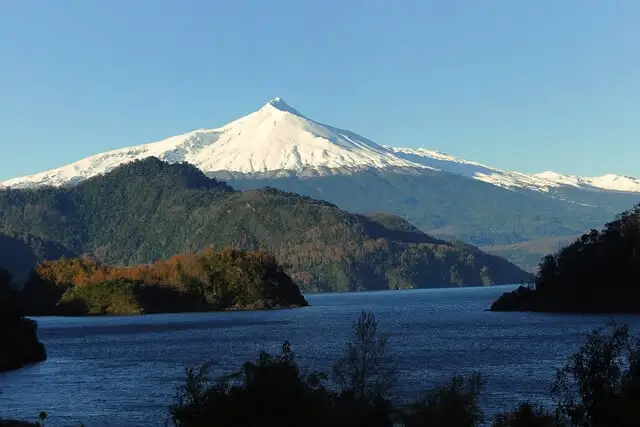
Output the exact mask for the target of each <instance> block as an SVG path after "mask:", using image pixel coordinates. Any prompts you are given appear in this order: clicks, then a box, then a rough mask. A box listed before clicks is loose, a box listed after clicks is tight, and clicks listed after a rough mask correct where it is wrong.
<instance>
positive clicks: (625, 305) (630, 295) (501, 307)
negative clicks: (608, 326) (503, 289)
mask: <svg viewBox="0 0 640 427" xmlns="http://www.w3.org/2000/svg"><path fill="white" fill-rule="evenodd" d="M638 286H640V204H638V205H636V206H635V207H634V208H633V209H631V210H629V211H627V212H624V213H622V214H620V215H619V216H618V218H617V219H616V220H615V221H612V222H610V223H608V224H606V225H605V227H604V229H603V230H602V231H597V230H591V231H590V232H589V233H585V234H584V235H582V236H581V237H580V238H579V239H577V240H576V241H575V242H573V243H572V244H570V245H569V246H567V247H565V248H563V249H561V250H560V251H558V252H557V253H556V254H553V255H547V256H546V257H544V258H543V259H542V261H541V263H540V269H539V271H538V274H537V276H536V279H535V285H534V286H532V287H525V286H521V287H519V288H518V289H516V290H515V291H513V292H509V293H505V294H503V295H502V296H501V297H500V298H498V299H497V300H496V301H495V302H494V303H493V305H492V306H491V308H490V310H491V311H539V312H558V313H560V312H565V313H640V300H638V297H637V296H638V293H637V290H638Z"/></svg>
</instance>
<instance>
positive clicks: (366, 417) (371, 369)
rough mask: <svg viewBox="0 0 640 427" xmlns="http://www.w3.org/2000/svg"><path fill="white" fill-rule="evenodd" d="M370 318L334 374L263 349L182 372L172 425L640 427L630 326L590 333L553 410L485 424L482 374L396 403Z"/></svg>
mask: <svg viewBox="0 0 640 427" xmlns="http://www.w3.org/2000/svg"><path fill="white" fill-rule="evenodd" d="M377 327H378V324H377V321H376V320H375V318H374V317H373V315H371V314H370V313H363V314H362V316H361V317H360V319H359V320H358V322H357V323H356V324H355V326H354V331H353V339H352V341H351V342H350V343H349V344H348V345H347V347H346V349H345V352H344V354H343V356H342V357H341V358H340V359H339V360H338V361H337V362H336V363H335V365H334V368H333V371H332V374H331V375H327V374H324V373H317V372H312V373H308V374H303V373H302V372H301V371H300V368H299V367H298V365H297V363H296V361H295V357H294V353H293V351H292V350H291V346H290V345H289V344H288V343H285V344H284V345H283V348H282V353H281V354H280V355H277V356H274V355H270V354H267V353H264V352H263V353H262V354H261V355H260V357H259V359H258V360H257V361H256V362H247V363H245V364H244V365H243V367H242V369H241V370H240V371H238V372H237V373H235V374H233V375H230V376H227V377H224V378H222V379H220V380H218V381H217V382H215V383H210V382H209V378H208V367H209V365H204V366H203V367H201V368H200V369H198V370H196V369H194V368H189V369H187V378H186V381H185V383H184V384H183V385H182V386H181V387H180V389H179V393H178V396H177V400H176V403H175V404H174V405H172V406H171V418H172V421H173V423H174V425H176V426H180V427H196V426H197V427H200V426H251V427H253V426H256V427H257V426H279V427H289V426H291V427H293V426H311V427H325V426H326V427H329V426H345V427H346V426H356V427H359V426H362V427H364V426H373V427H375V426H380V427H382V426H392V425H394V423H395V425H404V426H406V427H427V426H428V427H476V426H482V425H492V426H493V427H568V426H576V427H577V426H580V427H631V426H636V427H637V426H640V351H639V350H638V348H639V347H638V340H637V339H632V338H631V337H630V335H629V331H628V328H627V327H626V326H618V325H612V328H611V332H610V333H605V332H604V330H601V329H600V330H595V331H593V332H592V333H590V334H589V335H588V336H587V339H586V343H585V344H584V345H583V346H582V348H581V349H580V351H579V352H577V353H576V354H574V355H573V356H571V357H570V358H569V361H568V363H567V364H566V366H565V367H564V368H563V369H561V370H559V371H558V373H557V376H556V378H555V380H554V382H553V385H552V388H551V392H552V394H553V397H554V400H555V403H556V404H555V406H554V408H555V409H554V410H553V412H551V411H548V410H546V409H544V408H542V407H539V406H536V405H533V404H530V403H527V402H522V403H520V404H515V402H508V403H509V404H510V406H511V405H513V406H515V408H514V409H511V410H507V411H506V412H504V413H501V414H498V415H497V416H496V417H494V419H493V420H487V419H486V417H485V414H484V413H483V411H482V409H481V408H480V404H479V398H480V395H481V393H482V390H483V388H484V384H485V381H484V379H483V377H482V376H481V375H480V374H477V373H474V374H471V375H469V376H468V377H462V376H456V377H454V378H453V379H452V380H451V381H450V382H449V383H448V384H445V385H442V386H440V387H437V388H435V389H433V390H429V391H427V392H426V393H425V394H424V397H423V398H422V399H420V400H418V401H417V402H415V403H414V404H412V405H409V406H408V407H403V408H398V407H394V405H393V404H392V402H391V400H390V399H389V397H388V392H389V391H390V390H391V388H392V387H393V385H394V384H395V366H396V364H395V361H394V359H393V357H391V356H390V355H389V353H388V351H387V350H388V349H387V340H386V337H385V336H384V335H383V334H380V333H379V332H378V330H377Z"/></svg>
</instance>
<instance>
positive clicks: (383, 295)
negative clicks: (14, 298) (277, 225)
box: [0, 287, 640, 427]
mask: <svg viewBox="0 0 640 427" xmlns="http://www.w3.org/2000/svg"><path fill="white" fill-rule="evenodd" d="M512 288H513V287H491V288H463V289H436V290H414V291H386V292H370V293H350V294H313V295H307V298H308V300H309V302H310V304H311V307H306V308H301V309H293V310H276V311H255V312H228V313H204V314H168V315H150V316H142V317H110V318H105V317H100V318H97V317H93V318H59V317H43V318H38V319H37V320H38V323H39V325H40V332H39V335H40V338H41V339H42V341H43V342H44V343H45V345H46V348H47V352H48V355H49V359H48V360H47V361H46V362H44V363H42V364H38V365H35V366H30V367H28V368H25V369H22V370H19V371H15V372H11V373H7V374H0V393H1V394H0V417H12V418H21V419H32V420H33V419H35V417H37V414H38V413H39V412H40V411H43V410H44V411H46V412H48V413H49V416H50V418H49V420H48V421H47V426H69V425H79V423H81V422H82V423H85V424H86V425H87V426H92V427H93V426H155V425H164V423H165V421H166V420H167V419H168V410H167V409H168V405H169V404H171V402H172V401H173V397H174V395H175V390H176V386H177V385H178V384H179V382H180V381H181V379H182V378H183V377H184V368H185V367H186V366H187V365H194V364H200V363H203V362H206V361H213V362H214V363H215V365H214V374H220V375H222V374H225V373H229V372H231V371H233V370H235V369H236V368H238V367H239V366H240V365H241V364H242V363H243V362H244V361H246V360H249V359H253V358H255V357H256V356H257V355H258V352H259V351H260V350H261V349H266V350H268V351H272V352H278V351H279V350H280V347H281V345H282V343H283V342H284V341H285V340H289V341H290V342H291V343H292V346H293V349H294V352H295V353H296V356H297V359H298V360H299V362H300V364H301V365H302V366H303V367H304V368H305V369H308V370H328V368H329V367H330V365H331V364H332V362H333V361H334V360H335V359H336V358H337V357H338V355H339V354H340V352H341V350H342V348H343V346H344V344H345V342H346V340H347V339H348V334H349V332H350V331H351V325H352V323H353V322H354V321H355V319H356V318H357V317H358V315H359V313H360V312H361V311H362V310H369V311H373V312H374V313H375V314H376V317H377V318H378V320H379V321H380V327H381V329H382V330H383V331H385V332H388V333H389V334H390V335H391V337H390V350H391V352H392V353H393V354H394V355H395V356H396V359H397V361H398V366H399V370H400V381H399V386H398V387H397V389H396V390H395V391H394V394H395V398H396V399H397V400H399V401H406V400H410V399H414V398H416V397H418V396H419V395H420V392H421V391H422V390H425V389H427V388H429V387H433V386H435V385H437V384H439V383H441V382H444V381H446V380H447V379H449V378H450V377H451V376H452V375H453V374H456V373H460V374H465V373H470V372H472V371H481V372H482V373H483V374H484V375H485V377H486V378H487V388H486V392H485V394H484V397H483V404H484V406H485V408H486V410H487V412H488V413H492V412H493V411H495V410H496V408H500V409H502V408H505V405H506V406H511V405H515V404H516V403H517V402H518V401H519V400H522V399H528V400H533V401H537V402H547V399H548V396H549V393H548V392H549V387H550V383H551V380H552V379H553V375H554V373H555V369H556V368H558V367H560V366H562V365H563V364H564V362H565V361H566V359H567V357H568V356H569V355H570V354H571V353H572V352H573V351H575V350H576V349H577V348H578V346H579V345H580V343H581V342H582V338H583V336H582V335H581V334H583V333H585V332H588V331H589V330H591V329H593V328H595V327H598V326H604V325H605V324H606V323H607V321H608V320H609V317H608V316H598V315H551V314H535V313H491V312H487V311H485V309H487V308H488V307H489V306H490V304H491V302H492V301H493V300H494V299H495V298H496V297H497V296H498V295H500V294H501V293H502V292H505V291H507V290H510V289H512ZM615 319H616V320H617V321H620V322H624V323H628V324H629V325H630V326H631V328H632V330H639V329H640V317H638V316H616V317H615Z"/></svg>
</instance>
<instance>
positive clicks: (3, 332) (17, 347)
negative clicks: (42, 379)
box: [0, 268, 47, 372]
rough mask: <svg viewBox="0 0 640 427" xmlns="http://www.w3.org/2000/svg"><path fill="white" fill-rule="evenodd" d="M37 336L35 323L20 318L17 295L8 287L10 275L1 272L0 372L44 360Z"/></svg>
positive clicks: (20, 308)
mask: <svg viewBox="0 0 640 427" xmlns="http://www.w3.org/2000/svg"><path fill="white" fill-rule="evenodd" d="M37 332H38V325H37V323H36V322H35V321H33V320H31V319H27V318H25V317H24V315H23V312H22V307H21V304H20V297H19V292H18V291H16V290H15V289H13V288H12V286H11V275H10V274H9V273H8V272H7V271H6V270H5V269H3V268H0V372H7V371H12V370H14V369H19V368H22V367H23V366H25V365H28V364H31V363H37V362H42V361H44V360H46V359H47V353H46V351H45V349H44V345H42V343H41V342H40V341H38V334H37Z"/></svg>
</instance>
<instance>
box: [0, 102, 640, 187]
mask: <svg viewBox="0 0 640 427" xmlns="http://www.w3.org/2000/svg"><path fill="white" fill-rule="evenodd" d="M147 157H157V158H159V159H161V160H164V161H167V162H169V163H179V162H187V163H191V164H193V165H195V166H196V167H198V168H200V169H201V170H202V171H203V172H205V173H213V172H223V171H224V172H231V173H241V174H249V175H251V174H261V173H266V172H269V173H271V172H275V173H277V172H287V173H292V174H294V175H296V174H300V175H307V174H309V173H312V174H315V175H328V174H350V173H353V172H357V171H359V170H362V169H377V170H387V169H393V170H411V172H412V173H415V172H416V170H418V171H419V170H425V169H430V170H437V171H442V172H448V173H454V174H458V175H463V176H467V177H469V178H472V179H476V180H480V181H484V182H487V183H490V184H493V185H496V186H499V187H503V188H509V189H518V188H523V189H528V190H534V191H539V192H547V191H549V190H550V189H553V188H557V187H567V186H569V187H577V188H582V189H587V190H589V189H591V190H594V189H600V190H612V191H621V192H634V193H636V192H640V179H637V178H629V177H621V176H617V175H605V176H602V177H593V178H583V177H576V176H569V175H561V174H557V173H554V172H543V173H540V174H525V173H520V172H514V171H508V170H502V169H497V168H494V167H491V166H487V165H483V164H481V163H478V162H473V161H468V160H464V159H462V158H459V157H455V156H451V155H448V154H444V153H440V152H438V151H431V150H427V149H424V148H417V149H412V148H397V147H391V146H381V145H378V144H376V143H375V142H373V141H371V140H369V139H367V138H365V137H363V136H360V135H358V134H355V133H353V132H351V131H348V130H343V129H337V128H334V127H332V126H329V125H326V124H322V123H319V122H317V121H315V120H313V119H310V118H308V117H306V116H304V115H303V114H301V113H300V112H299V111H298V110H296V109H295V108H293V107H291V106H289V105H288V104H287V103H286V102H285V101H284V100H282V99H281V98H274V99H272V100H271V101H269V102H268V103H267V104H265V105H264V106H263V107H262V108H260V109H259V110H257V111H255V112H253V113H251V114H249V115H247V116H244V117H242V118H239V119H237V120H234V121H232V122H231V123H228V124H227V125H224V126H222V127H220V128H216V129H200V130H196V131H192V132H188V133H185V134H183V135H178V136H174V137H171V138H168V139H165V140H163V141H158V142H152V143H149V144H145V145H139V146H134V147H128V148H122V149H119V150H114V151H109V152H106V153H102V154H97V155H94V156H91V157H88V158H85V159H83V160H79V161H77V162H75V163H72V164H70V165H67V166H63V167H60V168H58V169H54V170H51V171H48V172H42V173H39V174H36V175H31V176H26V177H22V178H14V179H10V180H8V181H5V182H3V183H0V186H8V187H14V188H20V187H37V186H42V185H51V186H61V185H66V184H74V183H77V182H80V181H83V180H85V179H87V178H90V177H92V176H95V175H100V174H104V173H107V172H109V171H111V170H112V169H114V168H116V167H117V166H119V165H122V164H124V163H128V162H131V161H134V160H141V159H144V158H147Z"/></svg>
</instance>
